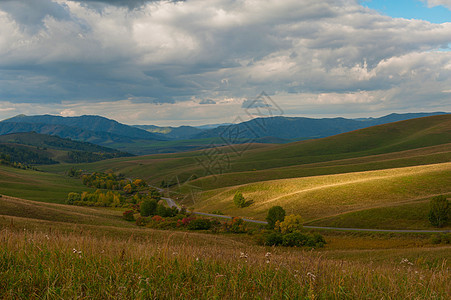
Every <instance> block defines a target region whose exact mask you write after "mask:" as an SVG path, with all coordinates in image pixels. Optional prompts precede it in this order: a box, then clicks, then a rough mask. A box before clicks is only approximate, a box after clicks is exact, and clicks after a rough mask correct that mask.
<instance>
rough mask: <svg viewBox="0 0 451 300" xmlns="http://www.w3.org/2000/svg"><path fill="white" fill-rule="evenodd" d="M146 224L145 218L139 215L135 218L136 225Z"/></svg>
mask: <svg viewBox="0 0 451 300" xmlns="http://www.w3.org/2000/svg"><path fill="white" fill-rule="evenodd" d="M146 224H147V220H146V219H145V218H143V217H141V216H139V217H138V218H136V225H138V226H145V225H146Z"/></svg>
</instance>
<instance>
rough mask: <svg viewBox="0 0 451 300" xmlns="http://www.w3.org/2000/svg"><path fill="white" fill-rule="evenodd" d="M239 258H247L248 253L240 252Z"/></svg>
mask: <svg viewBox="0 0 451 300" xmlns="http://www.w3.org/2000/svg"><path fill="white" fill-rule="evenodd" d="M240 258H244V259H247V258H248V255H247V253H244V252H240Z"/></svg>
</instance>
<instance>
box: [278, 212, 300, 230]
mask: <svg viewBox="0 0 451 300" xmlns="http://www.w3.org/2000/svg"><path fill="white" fill-rule="evenodd" d="M303 222H304V221H303V220H302V217H301V216H300V215H289V216H286V217H285V219H284V220H283V222H281V223H279V224H278V227H279V228H278V229H280V232H282V233H291V232H295V231H300V230H302V228H303V226H302V223H303ZM276 223H277V222H276Z"/></svg>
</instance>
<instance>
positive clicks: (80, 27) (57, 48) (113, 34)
mask: <svg viewBox="0 0 451 300" xmlns="http://www.w3.org/2000/svg"><path fill="white" fill-rule="evenodd" d="M428 4H429V5H439V4H440V5H448V7H449V4H450V3H449V1H445V0H442V1H439V0H436V1H428ZM449 36H451V23H444V24H431V23H429V22H426V21H421V20H406V19H394V18H390V17H387V16H382V15H380V14H379V13H377V12H376V11H374V10H371V9H368V8H364V7H362V6H360V5H359V4H358V2H357V1H356V0H338V1H337V0H326V1H316V0H306V1H298V0H286V1H276V0H267V1H259V2H255V1H251V0H243V1H232V0H214V1H201V0H187V1H144V0H143V1H139V0H137V1H119V0H118V1H69V0H53V1H51V0H26V1H9V0H7V1H1V2H0V101H3V102H4V103H35V105H37V104H39V103H52V102H53V103H60V104H61V103H63V102H64V101H69V102H71V103H73V102H74V101H80V103H82V102H83V103H85V104H86V103H93V105H92V106H90V107H91V108H92V109H95V108H97V107H98V105H97V104H98V103H110V104H108V105H109V106H110V107H115V103H118V104H117V109H118V110H119V109H123V105H122V104H123V103H124V102H121V101H124V99H127V101H128V102H127V103H129V104H130V105H136V107H138V106H139V105H141V104H146V103H151V104H152V105H154V106H155V104H164V103H174V105H172V107H175V106H177V105H180V103H185V102H190V103H192V105H198V106H199V104H210V103H211V104H213V102H216V103H217V104H220V103H223V101H225V100H224V99H235V100H233V101H234V103H235V104H236V103H240V104H242V105H243V107H244V105H245V103H243V100H242V99H243V98H245V99H252V97H255V96H256V95H258V94H259V93H260V92H261V91H266V92H267V93H268V94H269V95H271V96H272V98H273V99H277V98H278V97H280V98H281V99H285V100H286V101H288V100H287V99H288V98H290V99H296V100H290V101H291V102H290V101H288V102H286V103H283V101H282V103H279V102H278V104H279V105H280V106H281V107H282V108H284V105H286V106H287V107H289V108H290V109H285V108H284V111H286V113H293V114H294V113H302V112H299V111H300V110H299V109H296V105H297V106H298V107H303V105H304V104H305V105H307V106H308V107H309V111H312V109H313V107H314V106H315V103H316V110H317V111H325V109H324V106H325V105H330V106H331V107H333V108H334V109H335V111H336V114H340V112H343V113H345V112H347V111H348V108H349V105H350V103H354V102H355V103H358V104H359V105H358V106H356V107H359V109H361V110H362V112H364V111H365V107H366V108H367V110H368V109H371V110H377V109H379V110H382V109H388V110H389V109H393V110H395V109H406V108H408V107H412V108H416V109H424V110H426V109H429V108H432V107H439V106H443V105H445V106H446V104H444V103H446V102H447V101H449V93H446V92H443V91H447V90H449V86H451V73H450V72H451V68H450V67H449V66H451V52H450V51H444V50H449ZM286 95H289V96H290V97H288V96H286ZM193 97H194V98H196V99H204V100H202V101H200V102H199V101H197V102H193V101H191V99H193ZM210 100H211V101H212V102H210ZM353 101H354V102H353ZM96 103H97V104H96ZM119 103H122V104H121V105H119ZM224 103H225V102H224ZM294 103H296V104H294ZM448 103H449V102H448ZM373 104H374V105H373ZM201 106H202V107H204V108H203V110H202V112H206V111H207V110H208V109H210V108H209V107H212V108H211V109H215V108H214V107H216V106H213V105H201ZM146 107H148V106H146ZM165 107H166V106H165ZM169 107H171V106H169ZM233 107H236V108H238V109H240V107H239V105H234V106H233ZM304 107H305V106H304ZM3 109H6V108H3ZM65 109H66V108H65V107H61V109H60V110H59V112H63V111H65ZM67 109H71V108H69V107H68V108H67ZM70 111H72V110H68V111H66V112H70ZM78 111H79V110H78ZM78 111H76V112H78ZM175 111H176V110H175V109H174V114H175ZM59 112H58V113H59ZM66 112H65V113H66ZM199 112H200V111H199ZM209 112H210V111H209ZM101 113H102V111H101V110H100V111H99V114H101ZM226 121H227V120H226Z"/></svg>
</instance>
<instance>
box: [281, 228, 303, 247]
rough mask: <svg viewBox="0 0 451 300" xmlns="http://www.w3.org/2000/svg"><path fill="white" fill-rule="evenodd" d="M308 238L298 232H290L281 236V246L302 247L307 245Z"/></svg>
mask: <svg viewBox="0 0 451 300" xmlns="http://www.w3.org/2000/svg"><path fill="white" fill-rule="evenodd" d="M308 241H309V237H308V236H306V235H304V234H302V233H300V232H299V231H295V232H290V233H287V234H284V235H283V236H282V245H284V246H285V247H302V246H304V245H305V244H307V243H308Z"/></svg>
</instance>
